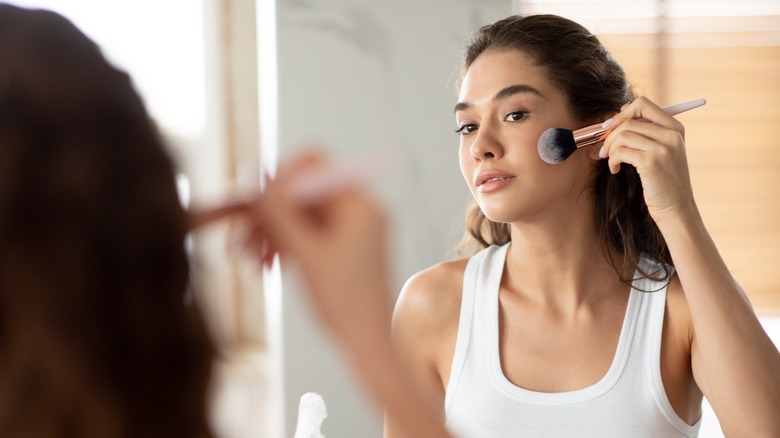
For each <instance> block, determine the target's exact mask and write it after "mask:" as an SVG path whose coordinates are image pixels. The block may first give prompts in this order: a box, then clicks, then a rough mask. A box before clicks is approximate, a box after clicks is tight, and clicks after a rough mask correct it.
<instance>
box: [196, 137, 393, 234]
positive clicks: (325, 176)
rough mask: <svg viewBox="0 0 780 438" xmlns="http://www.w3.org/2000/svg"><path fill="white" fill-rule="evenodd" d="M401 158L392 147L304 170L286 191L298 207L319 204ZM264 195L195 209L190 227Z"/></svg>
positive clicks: (241, 208)
mask: <svg viewBox="0 0 780 438" xmlns="http://www.w3.org/2000/svg"><path fill="white" fill-rule="evenodd" d="M399 159H400V158H399V155H398V153H397V152H395V149H393V148H378V149H374V150H371V151H368V152H361V153H360V154H358V155H357V156H355V157H353V158H352V159H350V160H346V161H338V162H335V163H331V164H329V165H327V166H325V167H318V168H316V169H313V170H304V171H302V172H301V174H300V175H298V177H296V178H295V179H294V180H292V181H290V182H289V185H288V186H287V187H284V188H283V190H285V191H286V192H287V194H288V195H289V196H290V198H291V199H292V200H293V202H296V203H298V204H299V205H302V206H310V205H316V204H317V203H319V202H322V201H325V200H327V199H328V198H330V197H332V196H334V195H337V194H339V193H340V192H343V191H344V190H348V189H350V188H352V187H357V186H360V185H363V184H366V183H368V182H370V181H371V180H373V179H376V178H377V177H379V176H381V175H383V174H385V173H389V172H390V171H391V170H393V169H394V168H395V167H396V166H397V164H398V161H399ZM261 196H262V194H261V193H252V194H249V195H247V196H242V197H238V198H235V199H232V200H229V201H227V202H223V203H221V204H220V205H218V206H213V207H210V208H194V209H192V211H191V212H190V213H189V228H190V229H193V228H197V227H199V226H201V225H204V224H207V223H210V222H215V221H217V220H220V219H222V218H225V217H229V216H232V215H234V214H236V213H238V212H241V211H247V210H251V209H252V208H254V204H255V203H256V202H257V201H258V199H259V198H260V197H261Z"/></svg>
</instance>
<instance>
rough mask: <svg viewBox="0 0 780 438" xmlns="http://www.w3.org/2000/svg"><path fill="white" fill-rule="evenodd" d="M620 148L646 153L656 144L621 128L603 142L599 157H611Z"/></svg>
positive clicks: (636, 133)
mask: <svg viewBox="0 0 780 438" xmlns="http://www.w3.org/2000/svg"><path fill="white" fill-rule="evenodd" d="M639 123H644V122H639ZM620 147H627V148H631V149H638V150H642V151H647V150H650V149H651V148H653V147H658V144H657V143H656V142H655V140H653V139H651V138H648V137H646V136H645V135H642V134H640V133H638V132H636V131H632V130H628V129H622V128H621V129H617V130H615V132H613V133H612V134H610V135H609V136H608V137H607V138H606V139H605V140H604V145H603V146H602V149H601V151H600V156H601V157H602V158H607V157H611V156H612V154H613V150H615V149H617V148H620Z"/></svg>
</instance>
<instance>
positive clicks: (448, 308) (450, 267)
mask: <svg viewBox="0 0 780 438" xmlns="http://www.w3.org/2000/svg"><path fill="white" fill-rule="evenodd" d="M467 264H468V259H458V260H453V261H449V262H444V263H439V264H437V265H435V266H432V267H430V268H428V269H425V270H423V271H420V272H418V273H416V274H414V275H413V276H412V277H410V278H409V280H407V282H406V284H404V287H403V289H402V290H401V294H400V295H399V297H398V302H397V303H396V308H395V314H394V316H393V320H394V324H396V323H397V322H400V323H404V322H405V321H407V320H409V322H410V323H411V322H412V321H419V323H420V324H427V325H430V326H437V325H439V326H440V325H442V324H444V323H446V322H447V321H448V320H450V319H452V318H453V317H454V318H455V322H456V323H457V318H458V316H459V314H460V301H461V295H462V289H463V274H464V272H465V270H466V265H467ZM429 328H433V327H429Z"/></svg>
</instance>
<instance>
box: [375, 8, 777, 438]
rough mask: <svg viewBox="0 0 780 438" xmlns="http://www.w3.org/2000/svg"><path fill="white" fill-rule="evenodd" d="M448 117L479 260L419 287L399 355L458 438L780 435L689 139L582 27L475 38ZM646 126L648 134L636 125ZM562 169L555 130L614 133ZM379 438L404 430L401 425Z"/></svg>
mask: <svg viewBox="0 0 780 438" xmlns="http://www.w3.org/2000/svg"><path fill="white" fill-rule="evenodd" d="M463 72H464V73H463V76H462V82H461V86H460V93H459V102H458V104H457V105H456V106H455V118H456V121H457V124H458V129H457V132H458V133H459V135H460V152H459V155H460V167H461V171H462V173H463V176H464V178H465V179H466V183H467V184H468V186H469V189H470V190H471V193H472V195H473V197H474V200H475V201H476V206H477V207H475V208H474V209H473V210H472V211H471V212H470V214H469V216H468V223H467V230H468V233H469V234H470V236H471V237H472V238H473V240H474V241H476V242H477V244H478V245H479V246H480V247H481V248H484V249H482V250H481V251H480V252H479V253H477V254H476V255H474V256H473V257H471V258H470V259H463V260H455V261H450V262H446V263H442V264H439V265H437V266H434V267H432V268H429V269H427V270H425V271H422V272H420V273H419V274H417V275H415V276H414V277H412V278H411V279H410V280H409V281H408V282H407V284H406V285H405V287H404V290H403V291H402V294H401V297H400V298H399V301H398V303H397V307H396V313H395V316H394V329H393V331H394V341H395V343H396V344H397V348H398V349H399V351H400V352H401V354H402V355H403V357H405V359H406V361H407V362H408V363H410V364H411V365H412V367H413V368H414V369H415V370H417V377H418V379H419V382H420V386H421V387H422V388H424V389H425V390H426V392H427V393H428V397H429V399H430V402H431V404H432V405H434V406H436V407H437V409H438V411H439V416H440V421H443V422H446V424H447V426H448V427H449V428H450V429H451V430H453V431H455V432H458V433H459V434H460V436H463V437H487V436H489V437H500V436H561V437H569V436H578V437H590V436H593V437H597V436H598V437H604V436H621V437H623V436H631V437H642V436H685V437H690V436H695V435H696V434H697V430H698V425H699V419H700V415H701V401H702V394H703V395H705V396H706V397H707V399H708V400H709V401H710V403H711V404H712V406H713V409H714V410H715V412H716V414H717V415H718V418H719V420H720V423H721V426H722V428H723V430H724V431H725V433H726V434H727V435H729V436H732V435H733V436H780V417H778V416H777V415H776V409H777V406H780V373H778V370H780V354H778V351H777V349H776V348H775V346H774V345H773V344H772V342H771V341H770V339H769V338H768V337H767V335H766V334H765V333H764V331H763V329H762V327H761V325H760V324H759V322H758V320H757V318H756V316H755V314H754V312H753V310H752V308H751V306H750V303H749V302H748V299H747V297H746V296H745V294H744V293H743V292H742V290H741V289H740V287H739V285H738V284H737V283H736V282H735V281H734V279H733V278H732V276H731V275H730V274H729V272H728V269H727V268H726V266H725V264H724V263H723V260H722V259H721V257H720V255H719V254H718V251H717V249H716V248H715V245H714V244H713V242H712V239H711V238H710V236H709V234H708V233H707V231H706V229H705V227H704V225H703V223H702V219H701V217H700V215H699V213H698V211H697V208H696V204H695V202H694V198H693V193H692V189H691V185H690V180H689V177H688V169H687V164H686V159H685V143H684V128H683V126H682V125H681V124H680V122H678V121H677V120H675V119H674V118H672V117H671V116H669V115H667V114H666V113H664V112H663V111H662V110H661V109H660V108H659V107H658V106H656V105H655V104H654V103H653V102H651V101H649V100H648V99H646V98H638V99H635V98H634V95H633V94H632V92H631V90H630V88H629V85H628V82H627V80H626V77H625V75H624V72H623V69H622V68H621V67H620V66H619V65H618V64H617V63H616V62H615V60H614V59H613V58H612V57H611V56H610V54H609V53H608V51H607V50H606V49H605V48H604V47H603V46H602V45H601V44H600V42H599V41H598V39H597V38H596V37H595V36H593V35H591V34H590V33H589V32H588V31H587V30H586V29H584V28H583V27H582V26H580V25H578V24H576V23H574V22H572V21H570V20H567V19H564V18H561V17H557V16H551V15H538V16H528V17H519V16H513V17H509V18H506V19H503V20H500V21H498V22H496V23H494V24H492V25H489V26H485V27H483V28H482V29H480V30H479V31H478V32H477V33H476V35H475V36H474V37H473V39H472V40H471V41H470V42H469V43H468V45H467V47H466V50H465V56H464V65H463ZM640 117H642V118H643V119H645V120H637V119H638V118H640ZM607 119H609V121H607V122H606V123H605V125H607V126H608V127H609V129H610V133H609V136H608V137H607V139H606V140H605V141H604V142H603V144H598V145H595V146H591V147H588V148H587V149H584V150H580V151H578V152H576V153H574V154H573V155H572V156H571V157H570V158H568V160H566V161H565V162H564V163H562V164H559V165H549V164H546V163H544V162H543V161H542V160H541V159H540V157H539V155H538V153H537V147H536V146H537V141H538V139H539V137H540V135H541V134H542V132H544V131H545V130H546V129H548V128H566V129H572V130H573V129H576V128H579V127H582V126H585V125H589V124H592V123H597V122H604V121H605V120H607ZM386 436H388V437H390V438H394V437H400V436H403V435H402V434H400V433H397V432H396V430H395V424H394V423H393V422H392V420H390V421H387V423H386Z"/></svg>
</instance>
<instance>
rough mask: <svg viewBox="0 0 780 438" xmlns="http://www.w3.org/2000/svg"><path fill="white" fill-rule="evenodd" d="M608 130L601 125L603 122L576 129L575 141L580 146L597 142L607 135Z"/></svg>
mask: <svg viewBox="0 0 780 438" xmlns="http://www.w3.org/2000/svg"><path fill="white" fill-rule="evenodd" d="M606 133H607V130H606V129H605V128H602V127H601V123H596V124H593V125H590V126H586V127H584V128H580V129H578V130H576V131H574V132H573V133H572V134H574V143H576V145H577V147H578V148H581V147H585V146H590V145H593V144H596V143H598V142H600V141H602V140H604V137H606V135H605V134H606Z"/></svg>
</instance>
